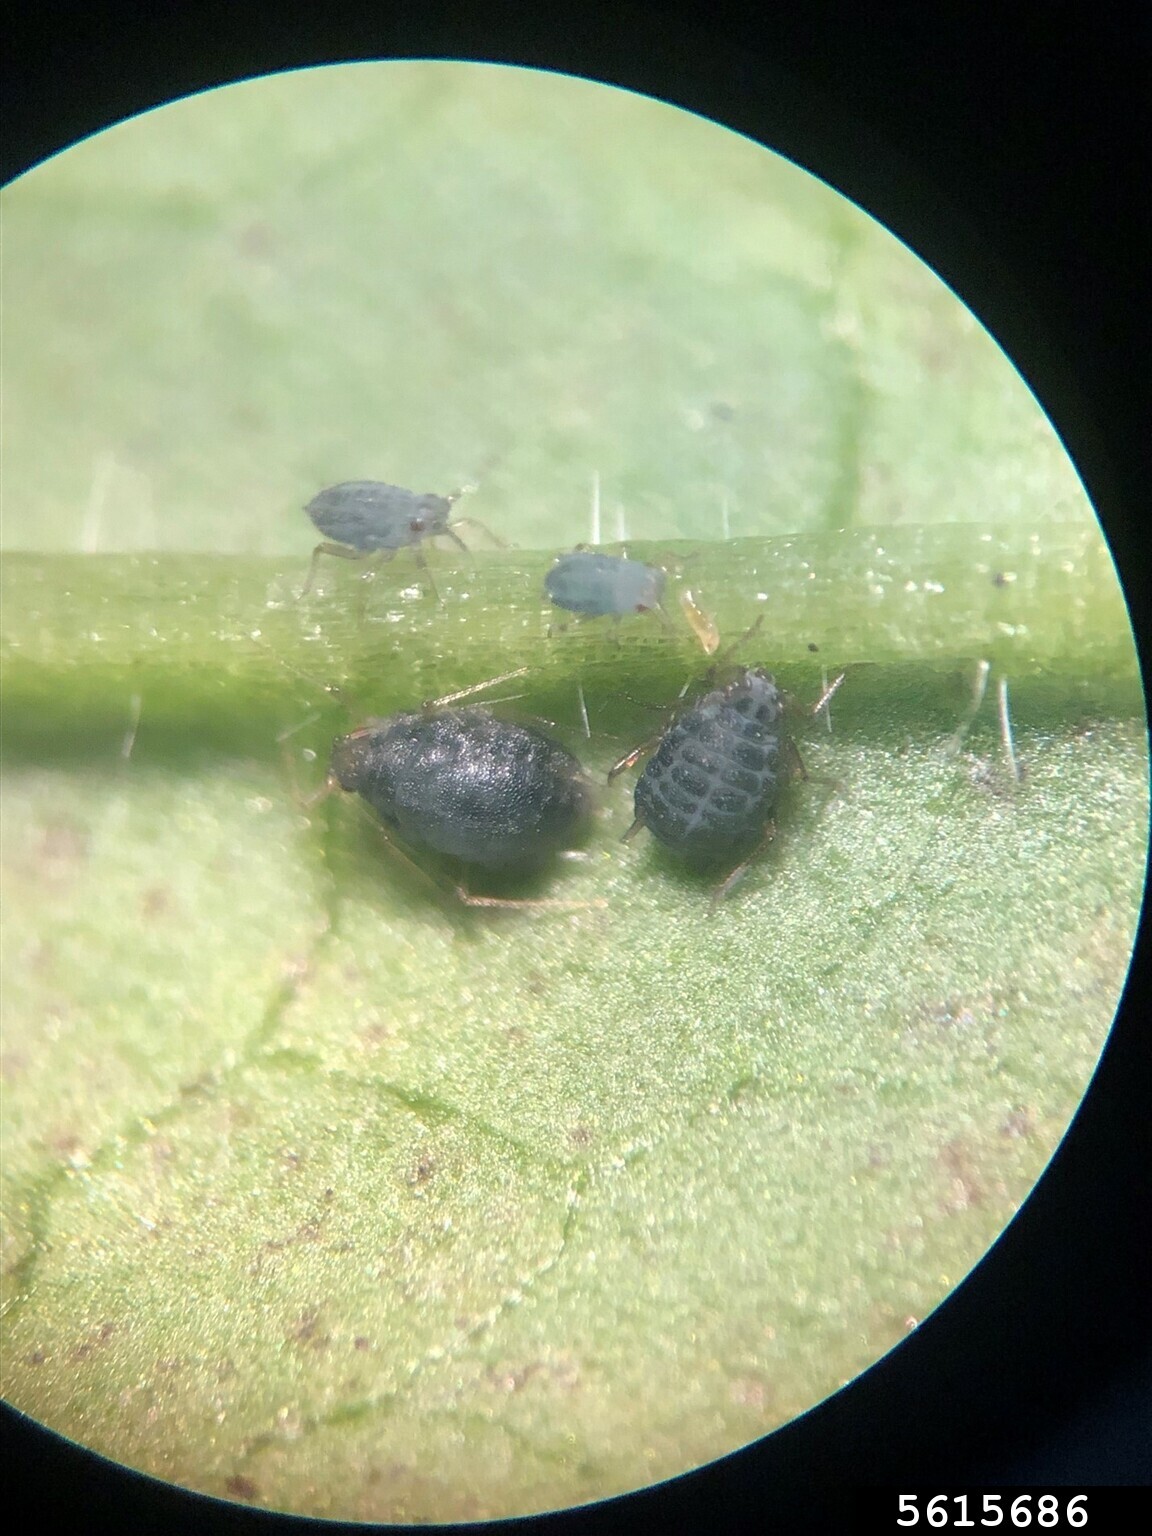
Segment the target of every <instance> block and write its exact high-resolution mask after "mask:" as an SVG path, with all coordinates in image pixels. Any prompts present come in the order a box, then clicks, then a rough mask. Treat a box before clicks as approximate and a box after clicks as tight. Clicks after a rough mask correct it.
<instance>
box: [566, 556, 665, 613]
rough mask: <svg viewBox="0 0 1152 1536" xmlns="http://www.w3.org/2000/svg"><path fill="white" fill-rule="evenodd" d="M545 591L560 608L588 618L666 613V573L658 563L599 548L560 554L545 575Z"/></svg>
mask: <svg viewBox="0 0 1152 1536" xmlns="http://www.w3.org/2000/svg"><path fill="white" fill-rule="evenodd" d="M544 591H545V594H546V595H547V596H548V597H549V598H550V599H551V600H552V602H553V603H555V605H556V607H557V608H566V609H567V610H568V612H569V613H580V614H584V615H585V616H586V617H589V618H592V617H596V618H602V617H604V616H606V615H609V614H611V615H612V616H613V617H614V618H620V617H621V616H622V615H623V614H626V613H647V612H648V611H649V609H655V610H656V611H657V612H658V613H659V614H661V616H663V612H664V610H663V608H662V607H661V599H662V598H663V596H664V572H663V571H662V570H661V569H660V567H659V566H658V565H645V564H644V563H643V561H640V560H626V559H625V558H624V556H623V555H606V554H603V553H602V552H601V551H600V550H597V549H574V550H573V551H572V552H571V554H567V555H561V556H560V558H559V559H558V560H557V562H556V564H555V565H554V566H553V567H552V569H551V570H550V571H549V572H548V574H547V575H546V576H545V578H544Z"/></svg>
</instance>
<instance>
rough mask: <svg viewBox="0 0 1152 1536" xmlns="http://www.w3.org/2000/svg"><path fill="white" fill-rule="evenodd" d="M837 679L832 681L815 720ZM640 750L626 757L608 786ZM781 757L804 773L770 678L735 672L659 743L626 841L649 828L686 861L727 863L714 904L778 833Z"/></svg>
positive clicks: (640, 782) (638, 795)
mask: <svg viewBox="0 0 1152 1536" xmlns="http://www.w3.org/2000/svg"><path fill="white" fill-rule="evenodd" d="M842 681H843V677H842V676H841V677H840V678H837V680H836V682H835V683H833V685H832V687H831V689H829V690H828V691H827V692H826V693H825V695H824V696H823V697H822V698H821V699H820V701H819V702H818V704H817V705H816V708H815V710H814V711H813V713H816V712H817V711H818V710H820V709H822V708H823V707H824V705H825V704H826V703H827V701H828V699H829V698H830V697H831V695H832V693H834V692H835V690H836V688H838V687H839V685H840V683H841V682H842ZM644 750H645V749H644V748H640V749H639V750H638V751H636V752H633V753H631V754H630V755H629V756H628V757H625V758H623V759H622V760H621V761H620V762H619V763H617V764H616V766H615V767H614V768H613V769H612V772H611V773H610V774H609V779H612V778H614V777H615V776H616V774H617V773H619V772H621V770H622V769H624V768H626V767H629V766H631V764H632V763H634V762H636V761H637V759H638V758H639V757H640V756H641V755H642V753H643V751H644ZM785 750H787V751H789V752H790V753H791V755H792V760H793V763H794V764H795V765H796V766H797V767H798V770H799V772H800V773H801V774H803V773H804V767H803V764H802V763H801V762H800V755H799V753H798V752H797V751H796V748H795V746H794V745H793V743H792V740H791V737H790V736H789V735H788V734H787V732H786V729H785V725H784V701H783V696H782V694H781V692H780V690H779V689H778V688H777V686H776V683H775V680H774V679H773V678H772V677H771V676H770V675H769V674H768V673H767V672H763V671H760V670H759V669H755V670H750V669H748V668H741V669H740V670H739V671H738V672H737V674H736V676H735V677H734V678H733V679H732V681H731V682H729V683H727V684H725V685H724V686H723V687H720V688H714V689H712V690H711V691H710V692H708V693H706V694H705V695H704V696H703V698H701V699H698V700H697V701H696V703H695V704H692V705H690V706H689V707H688V708H687V709H685V710H684V711H683V712H682V713H681V714H679V715H678V716H677V717H676V718H675V719H674V720H673V721H672V723H671V725H670V726H669V727H668V728H667V730H666V731H665V732H664V733H663V735H662V736H661V737H660V739H659V742H658V745H657V746H656V748H655V751H654V752H653V753H652V756H651V757H650V758H649V759H648V762H647V763H646V764H645V767H644V771H643V772H642V773H641V775H640V778H639V779H638V780H637V783H636V791H635V802H634V803H635V813H636V819H635V820H634V821H633V823H632V825H631V826H630V827H629V828H628V831H627V832H625V834H624V838H625V840H627V839H628V838H631V837H633V836H635V834H636V833H637V832H638V831H639V830H640V828H641V827H647V828H648V830H649V831H650V832H651V833H652V835H653V837H655V838H656V839H657V841H658V842H660V843H662V844H663V845H664V847H665V848H667V849H669V851H670V852H672V853H674V854H677V855H678V856H679V857H681V858H682V859H684V860H685V861H686V862H687V863H689V864H694V865H696V866H698V867H703V868H707V867H709V866H714V865H729V866H731V867H730V869H729V872H728V873H727V874H726V875H725V877H724V879H723V880H722V881H721V882H720V884H719V885H718V886H717V887H716V889H715V891H714V892H713V895H712V900H713V902H714V903H715V902H717V901H719V900H721V899H722V898H723V897H724V896H726V895H727V894H728V893H729V891H731V890H732V888H733V887H734V886H735V885H736V883H737V881H739V880H740V879H741V877H742V876H743V875H744V873H745V871H746V870H747V869H748V866H749V865H750V864H751V862H752V860H753V859H754V858H755V857H756V855H757V854H758V853H759V852H760V850H761V849H762V848H763V847H764V846H765V845H766V844H767V843H768V842H769V841H770V840H771V838H772V837H773V835H774V834H775V830H776V828H775V822H774V821H773V817H772V812H773V810H774V808H775V805H776V799H777V796H778V794H779V792H780V788H781V785H782V783H783V781H784V778H785V775H786V772H787V769H786V766H785V764H784V763H783V762H782V761H781V754H782V753H783V752H784V751H785Z"/></svg>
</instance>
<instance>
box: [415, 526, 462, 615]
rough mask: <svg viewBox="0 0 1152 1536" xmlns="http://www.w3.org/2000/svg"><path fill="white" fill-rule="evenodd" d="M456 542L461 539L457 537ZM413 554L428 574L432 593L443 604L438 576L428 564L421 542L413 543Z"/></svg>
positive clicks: (426, 574)
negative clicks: (437, 581) (435, 575)
mask: <svg viewBox="0 0 1152 1536" xmlns="http://www.w3.org/2000/svg"><path fill="white" fill-rule="evenodd" d="M456 542H457V544H459V543H460V540H459V539H457V540H456ZM463 547H464V546H463V545H461V548H463ZM412 556H413V559H414V560H415V561H416V564H417V565H418V566H419V567H420V569H421V570H422V571H423V572H424V574H425V576H427V578H428V585H429V586H430V587H431V588H432V595H433V596H434V597H435V599H436V601H437V602H438V603H441V604H442V603H443V602H444V599H443V598H442V597H441V596H440V588H439V587H438V586H437V585H436V578H435V577H434V576H433V574H432V567H431V566H430V565H429V564H428V561H427V559H426V557H425V554H424V551H423V550H422V549H421V548H420V546H419V544H413V546H412Z"/></svg>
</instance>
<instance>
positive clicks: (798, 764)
mask: <svg viewBox="0 0 1152 1536" xmlns="http://www.w3.org/2000/svg"><path fill="white" fill-rule="evenodd" d="M784 750H785V751H786V752H787V753H788V755H789V757H790V758H791V759H792V766H793V767H794V768H795V770H796V772H797V773H798V774H799V775H800V777H801V778H802V779H803V780H804V781H805V782H807V780H808V770H807V768H805V766H804V759H803V758H802V757H801V756H800V748H799V747H798V746H797V745H796V743H795V742H794V741H793V740H792V738H791V736H785V738H784Z"/></svg>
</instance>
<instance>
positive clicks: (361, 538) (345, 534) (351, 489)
mask: <svg viewBox="0 0 1152 1536" xmlns="http://www.w3.org/2000/svg"><path fill="white" fill-rule="evenodd" d="M304 510H305V511H306V512H307V513H308V516H309V517H310V518H311V519H312V521H313V522H314V523H315V524H316V527H317V528H318V529H319V530H320V532H321V533H323V534H325V535H326V536H327V537H328V538H329V539H333V540H335V541H336V542H337V543H338V544H347V545H348V546H349V548H351V549H358V550H360V551H361V552H362V553H363V554H371V553H372V552H373V551H375V550H381V549H403V548H404V547H405V546H406V545H408V544H418V543H420V541H421V540H422V539H426V538H431V537H433V536H434V535H436V534H438V533H443V532H444V531H445V530H446V528H447V526H448V518H449V515H450V514H451V511H452V503H451V501H450V500H449V498H448V497H446V496H433V495H431V494H424V495H421V494H419V493H418V492H416V491H409V490H405V489H404V487H403V486H400V485H388V484H386V483H385V482H384V481H382V480H347V481H344V482H343V484H341V485H330V486H329V487H328V488H327V489H326V490H323V491H321V492H320V493H319V494H318V495H316V496H314V497H313V498H312V500H311V501H310V502H309V503H308V505H307V507H305V509H304Z"/></svg>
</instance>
